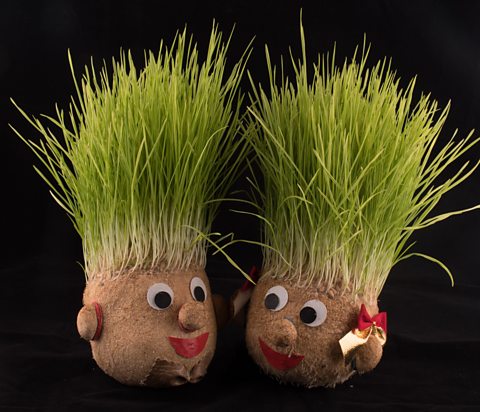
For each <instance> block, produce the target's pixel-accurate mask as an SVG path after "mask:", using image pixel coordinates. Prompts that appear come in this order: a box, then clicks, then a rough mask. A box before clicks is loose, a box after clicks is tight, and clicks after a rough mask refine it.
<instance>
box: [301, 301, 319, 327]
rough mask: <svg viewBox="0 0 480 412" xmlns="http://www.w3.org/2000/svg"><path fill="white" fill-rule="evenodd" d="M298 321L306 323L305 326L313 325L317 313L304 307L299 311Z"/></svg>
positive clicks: (308, 307) (310, 308)
mask: <svg viewBox="0 0 480 412" xmlns="http://www.w3.org/2000/svg"><path fill="white" fill-rule="evenodd" d="M300 319H301V320H302V322H303V323H306V324H307V325H308V324H310V323H313V322H315V319H317V312H316V310H315V309H313V308H312V307H310V306H305V307H304V308H303V309H302V310H301V311H300Z"/></svg>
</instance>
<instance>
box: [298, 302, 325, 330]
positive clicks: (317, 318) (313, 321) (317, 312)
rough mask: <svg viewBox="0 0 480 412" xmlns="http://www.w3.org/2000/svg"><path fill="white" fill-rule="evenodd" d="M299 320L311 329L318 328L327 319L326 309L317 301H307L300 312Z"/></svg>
mask: <svg viewBox="0 0 480 412" xmlns="http://www.w3.org/2000/svg"><path fill="white" fill-rule="evenodd" d="M300 319H301V321H302V322H303V323H305V325H307V326H311V327H312V328H313V327H315V326H319V325H321V324H322V323H323V322H325V319H327V308H326V307H325V305H324V304H323V303H322V302H320V301H319V300H317V299H313V300H309V301H308V302H305V305H303V307H302V309H301V310H300Z"/></svg>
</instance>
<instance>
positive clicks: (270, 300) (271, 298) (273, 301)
mask: <svg viewBox="0 0 480 412" xmlns="http://www.w3.org/2000/svg"><path fill="white" fill-rule="evenodd" d="M279 304H280V298H279V297H278V296H277V295H276V294H275V293H270V294H268V295H267V296H265V307H266V308H267V309H270V310H274V309H276V308H277V307H278V305H279Z"/></svg>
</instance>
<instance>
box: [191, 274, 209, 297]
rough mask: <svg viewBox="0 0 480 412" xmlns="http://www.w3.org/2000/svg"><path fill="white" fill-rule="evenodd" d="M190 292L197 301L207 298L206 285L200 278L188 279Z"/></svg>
mask: <svg viewBox="0 0 480 412" xmlns="http://www.w3.org/2000/svg"><path fill="white" fill-rule="evenodd" d="M190 293H191V294H192V297H193V299H195V300H196V301H197V302H205V300H206V299H207V287H206V286H205V283H204V282H203V280H202V279H200V278H199V277H194V278H193V279H192V280H191V281H190Z"/></svg>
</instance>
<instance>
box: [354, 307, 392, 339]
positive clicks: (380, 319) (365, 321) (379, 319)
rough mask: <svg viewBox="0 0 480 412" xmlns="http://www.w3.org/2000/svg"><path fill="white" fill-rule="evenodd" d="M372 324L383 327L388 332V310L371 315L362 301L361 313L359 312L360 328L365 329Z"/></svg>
mask: <svg viewBox="0 0 480 412" xmlns="http://www.w3.org/2000/svg"><path fill="white" fill-rule="evenodd" d="M372 326H377V327H379V328H382V329H383V331H384V332H385V333H387V312H380V313H378V314H377V315H375V316H373V317H371V316H370V315H369V313H368V312H367V308H366V307H365V305H364V304H363V303H362V307H361V308H360V313H359V314H358V330H365V329H368V328H370V327H372Z"/></svg>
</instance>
